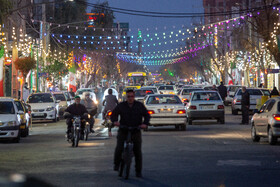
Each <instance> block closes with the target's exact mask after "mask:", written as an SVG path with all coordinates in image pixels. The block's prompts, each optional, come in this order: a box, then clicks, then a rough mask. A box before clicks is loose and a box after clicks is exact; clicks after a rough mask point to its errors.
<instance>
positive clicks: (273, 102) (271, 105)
mask: <svg viewBox="0 0 280 187" xmlns="http://www.w3.org/2000/svg"><path fill="white" fill-rule="evenodd" d="M275 103H276V101H275V100H274V99H272V100H271V101H270V103H269V104H268V105H267V108H266V110H267V111H268V112H270V111H271V110H272V108H273V106H274V104H275Z"/></svg>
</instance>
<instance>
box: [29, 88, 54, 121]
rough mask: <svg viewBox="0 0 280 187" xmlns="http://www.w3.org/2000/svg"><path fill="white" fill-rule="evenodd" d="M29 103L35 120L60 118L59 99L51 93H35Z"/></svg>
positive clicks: (30, 96)
mask: <svg viewBox="0 0 280 187" xmlns="http://www.w3.org/2000/svg"><path fill="white" fill-rule="evenodd" d="M27 103H28V104H29V105H30V106H31V108H32V111H31V115H32V119H33V120H53V121H54V122H57V121H58V120H59V101H57V100H56V99H55V97H54V96H53V95H52V94H51V93H33V94H31V95H29V97H28V99H27Z"/></svg>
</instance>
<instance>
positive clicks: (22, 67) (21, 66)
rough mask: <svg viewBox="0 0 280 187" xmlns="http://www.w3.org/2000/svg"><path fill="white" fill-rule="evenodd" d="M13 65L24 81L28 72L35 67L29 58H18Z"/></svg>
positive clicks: (33, 61) (34, 63)
mask: <svg viewBox="0 0 280 187" xmlns="http://www.w3.org/2000/svg"><path fill="white" fill-rule="evenodd" d="M14 63H15V67H16V69H17V70H19V71H20V72H21V74H22V76H23V78H24V81H25V78H26V76H27V74H28V73H29V71H30V70H31V69H34V68H35V67H36V61H35V60H34V59H32V58H31V57H23V58H18V59H17V60H16V61H15V62H14Z"/></svg>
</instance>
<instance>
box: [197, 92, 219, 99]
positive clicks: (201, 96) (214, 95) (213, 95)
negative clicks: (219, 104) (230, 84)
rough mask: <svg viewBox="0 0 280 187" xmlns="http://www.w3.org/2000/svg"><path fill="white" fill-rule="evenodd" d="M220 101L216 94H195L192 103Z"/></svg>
mask: <svg viewBox="0 0 280 187" xmlns="http://www.w3.org/2000/svg"><path fill="white" fill-rule="evenodd" d="M218 100H221V99H220V97H219V95H218V93H217V92H196V93H194V95H193V97H192V101H218Z"/></svg>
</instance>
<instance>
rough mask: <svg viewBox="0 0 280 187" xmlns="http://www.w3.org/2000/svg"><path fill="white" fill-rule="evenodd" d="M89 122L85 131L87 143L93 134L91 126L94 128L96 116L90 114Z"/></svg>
mask: <svg viewBox="0 0 280 187" xmlns="http://www.w3.org/2000/svg"><path fill="white" fill-rule="evenodd" d="M88 119H89V120H88V121H87V122H86V126H85V130H84V134H85V141H87V140H88V135H89V134H90V133H91V132H90V130H91V128H90V126H91V124H92V126H93V125H94V122H95V120H94V116H93V115H92V114H88Z"/></svg>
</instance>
